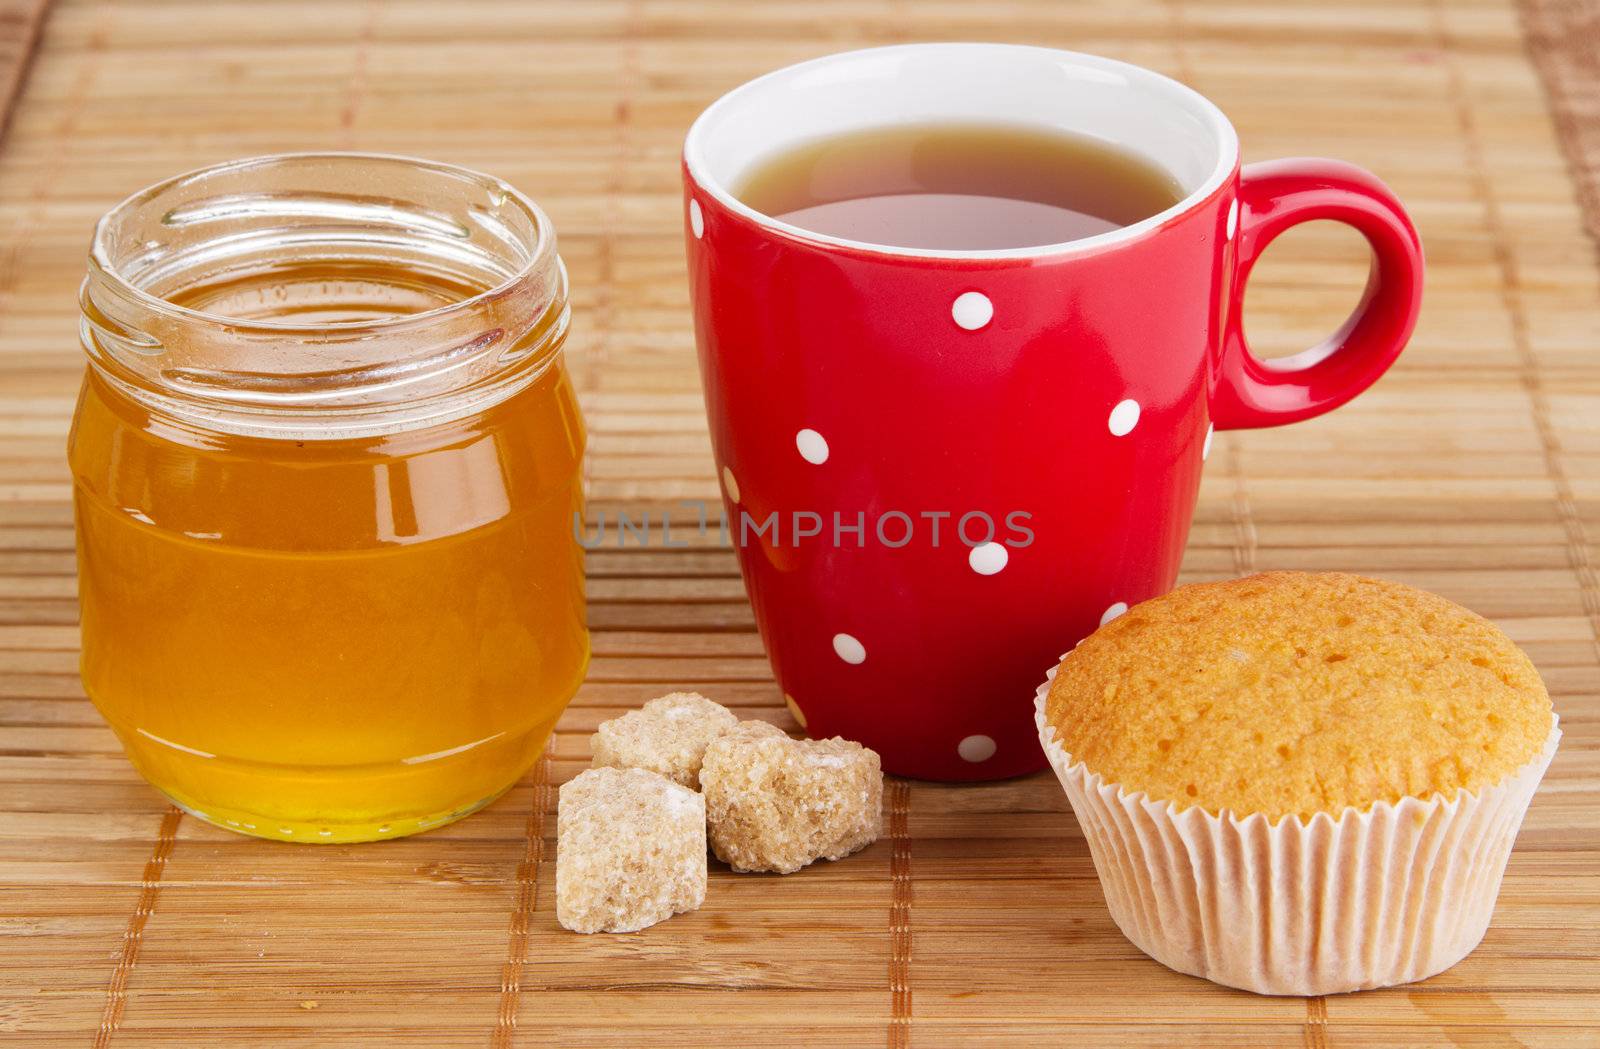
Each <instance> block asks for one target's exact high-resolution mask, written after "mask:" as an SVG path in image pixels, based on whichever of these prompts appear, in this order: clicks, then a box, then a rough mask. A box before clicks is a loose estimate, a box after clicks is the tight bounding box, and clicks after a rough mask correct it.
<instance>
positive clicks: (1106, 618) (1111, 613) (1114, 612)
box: [1100, 601, 1128, 626]
mask: <svg viewBox="0 0 1600 1049" xmlns="http://www.w3.org/2000/svg"><path fill="white" fill-rule="evenodd" d="M1127 610H1128V602H1126V601H1118V602H1117V603H1116V604H1114V605H1112V606H1111V607H1110V608H1108V609H1106V610H1105V611H1104V612H1101V613H1100V625H1101V626H1105V625H1106V624H1107V623H1109V622H1111V621H1112V620H1113V619H1115V618H1117V617H1118V616H1120V615H1121V614H1122V613H1124V612H1126V611H1127Z"/></svg>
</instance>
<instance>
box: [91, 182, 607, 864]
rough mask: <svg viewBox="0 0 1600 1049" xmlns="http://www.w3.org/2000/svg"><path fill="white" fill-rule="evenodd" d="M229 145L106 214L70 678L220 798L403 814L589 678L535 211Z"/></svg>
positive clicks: (372, 833)
mask: <svg viewBox="0 0 1600 1049" xmlns="http://www.w3.org/2000/svg"><path fill="white" fill-rule="evenodd" d="M250 163H254V164H259V165H262V166H263V167H264V168H265V169H266V170H260V171H255V172H251V171H249V170H248V169H247V170H243V171H240V170H236V168H237V167H238V166H232V167H230V168H228V169H222V170H223V171H224V174H223V176H221V177H220V178H219V180H218V181H217V183H215V184H208V183H207V179H206V176H207V174H208V173H204V172H203V173H199V175H197V176H186V177H185V178H186V179H187V180H188V181H184V180H175V182H174V183H173V184H166V185H165V186H162V187H155V188H153V189H152V190H148V191H146V192H145V194H144V195H142V196H141V197H136V198H133V199H132V200H131V201H130V202H129V203H127V204H124V205H123V206H122V207H121V208H119V209H118V211H117V212H113V213H112V215H110V216H108V217H107V219H106V220H103V222H102V225H101V229H100V231H99V233H98V234H97V239H96V250H95V255H94V258H93V261H92V263H91V272H90V277H89V280H88V281H86V283H85V290H84V305H85V329H84V330H85V343H86V348H87V349H88V351H89V356H90V367H89V370H88V373H87V376H86V378H85V381H84V385H83V390H82V394H81V396H80V398H79V403H78V411H77V416H76V420H75V424H74V427H73V432H72V437H71V443H70V459H71V465H72V471H73V475H74V479H75V484H76V487H75V495H76V515H77V529H78V550H79V573H80V583H79V591H80V593H79V596H80V604H81V609H82V633H83V659H82V671H83V683H84V688H85V690H86V691H87V692H88V694H89V696H90V698H91V699H92V700H93V701H94V703H95V705H96V706H97V707H98V708H99V710H100V712H101V713H102V714H103V715H104V716H105V718H106V720H107V722H108V723H109V724H110V725H111V727H112V728H113V729H114V730H115V731H116V733H117V735H118V737H119V738H120V740H121V741H122V744H123V746H124V748H125V749H126V751H127V753H128V756H129V757H130V759H131V760H132V761H133V763H134V764H135V766H136V767H137V768H138V770H139V771H140V773H141V774H142V775H143V776H144V777H145V778H146V779H148V780H149V781H150V782H151V783H152V784H153V785H154V786H155V787H157V788H158V789H159V790H161V791H163V792H164V793H166V794H167V795H168V796H170V797H171V798H172V799H173V800H174V801H175V802H177V803H178V804H179V805H181V806H183V807H184V808H186V809H188V810H189V811H191V812H194V813H196V814H198V815H200V816H201V817H203V818H205V819H207V820H210V821H211V822H214V823H217V824H219V825H221V826H225V827H229V828H232V829H235V830H239V831H241V832H244V833H250V834H256V835H259V836H262V837H268V838H279V839H282V840H291V841H313V842H332V841H355V840H367V839H374V838H383V837H391V836H399V835H402V834H406V833H411V832H415V831H417V830H421V829H425V828H427V827H429V826H433V825H436V824H439V823H442V822H445V821H447V820H449V819H452V818H456V817H459V816H461V815H464V814H465V813H467V812H470V811H472V810H473V809H475V808H477V807H479V806H481V805H483V804H485V803H487V802H488V801H490V800H492V799H493V798H494V797H496V796H497V795H498V794H500V793H501V792H502V791H504V790H505V789H506V788H507V787H509V786H510V785H511V784H513V783H514V782H516V780H517V779H518V778H519V777H520V776H521V775H522V774H523V773H524V772H525V771H526V770H527V769H528V767H529V766H530V765H531V764H532V762H533V761H534V760H535V759H536V758H537V756H538V754H539V752H540V751H541V749H542V748H543V746H544V744H545V741H546V740H547V739H548V737H549V734H550V731H551V729H552V727H553V726H554V724H555V721H556V719H557V717H559V715H560V714H561V712H562V710H563V708H564V707H565V706H566V704H567V702H568V700H569V699H570V698H571V696H572V694H573V692H574V691H575V690H576V689H577V687H578V684H579V682H580V681H581V679H582V677H583V674H584V670H585V667H586V663H587V658H588V637H587V632H586V630H585V626H584V618H583V609H584V605H583V574H582V562H581V549H580V547H579V546H578V544H577V542H576V541H575V539H574V535H573V519H574V514H575V513H577V512H580V511H581V487H580V476H581V474H580V460H581V457H582V451H583V443H584V438H583V430H582V424H581V420H580V416H579V412H578V407H577V403H576V399H575V397H574V393H573V390H572V386H571V382H570V380H569V378H568V376H567V372H566V370H565V368H564V366H563V363H562V360H561V355H560V345H561V341H562V338H563V336H564V333H565V323H566V299H565V283H564V276H563V274H562V272H561V269H560V264H559V260H558V259H556V257H555V255H554V247H553V242H552V241H551V237H550V234H549V231H548V229H547V228H546V227H545V226H541V225H540V224H541V223H547V220H545V219H544V217H543V216H542V214H540V213H539V212H538V211H537V209H536V208H534V207H533V206H532V205H531V203H529V202H527V201H525V200H523V199H521V198H519V197H518V196H517V195H516V194H514V192H513V191H510V190H509V188H508V187H505V186H504V184H502V183H498V182H497V181H495V180H490V179H487V178H486V177H485V176H477V175H474V174H472V173H466V172H460V171H459V170H458V169H451V168H445V167H443V166H437V165H423V164H420V163H417V162H409V161H401V160H396V159H393V158H374V157H359V156H339V155H334V156H323V157H317V158H297V157H287V158H266V159H264V160H262V161H257V162H250ZM374 171H376V174H373V172H374ZM374 183H377V185H374ZM174 194H176V195H177V196H178V197H179V198H180V199H178V200H171V199H166V198H168V197H171V196H173V195H174ZM363 194H370V196H363ZM253 195H254V197H253ZM251 199H257V200H259V201H261V203H257V204H241V203H240V201H241V200H245V201H249V200H251ZM138 209H145V210H147V211H149V212H150V213H151V217H148V218H134V217H129V215H128V214H127V213H128V212H129V211H130V210H135V211H136V210H138ZM174 215H176V216H178V219H177V220H176V226H177V228H178V230H179V232H176V233H174V232H171V230H170V228H169V227H172V226H173V225H174V220H173V218H172V216H174ZM186 216H187V217H186ZM457 219H459V221H456V220H457ZM491 220H492V221H491ZM452 223H454V225H453V226H452ZM475 223H476V226H475ZM241 224H242V225H241ZM479 230H488V232H487V233H483V234H482V235H481V236H479V235H478V231H479ZM458 231H460V232H458ZM150 234H153V235H154V237H155V239H159V238H160V237H162V236H168V237H171V238H173V240H174V243H173V244H171V245H169V246H168V247H167V248H165V249H163V250H157V251H154V252H151V251H150V250H149V249H148V247H147V244H148V242H149V239H150V237H149V236H148V235H150ZM475 236H477V243H476V245H474V244H473V238H474V237H475ZM439 237H452V238H454V239H453V240H450V241H445V242H443V243H441V242H439V241H438V240H437V238H439ZM219 244H220V245H221V246H218V245H219ZM130 245H131V246H132V248H131V250H132V251H133V254H132V255H131V256H130V255H119V252H123V251H124V250H126V249H130ZM152 255H153V256H157V257H159V261H157V262H153V263H152V262H150V261H149V260H148V257H147V256H152Z"/></svg>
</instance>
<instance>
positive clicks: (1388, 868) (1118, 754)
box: [1037, 572, 1560, 994]
mask: <svg viewBox="0 0 1600 1049" xmlns="http://www.w3.org/2000/svg"><path fill="white" fill-rule="evenodd" d="M1037 719H1038V725H1039V732H1040V740H1041V742H1042V743H1043V745H1044V748H1045V752H1046V753H1047V754H1048V755H1049V757H1050V761H1051V764H1052V765H1053V766H1054V768H1055V770H1056V774H1057V775H1058V776H1059V777H1060V779H1061V782H1062V785H1063V787H1065V789H1066V792H1067V796H1068V798H1069V800H1070V801H1071V803H1072V807H1073V809H1074V811H1075V812H1076V813H1077V816H1078V821H1079V823H1080V824H1081V825H1082V826H1083V830H1084V834H1085V836H1086V838H1087V839H1088V842H1089V847H1090V851H1091V852H1092V854H1093V856H1094V862H1095V869H1096V871H1097V872H1098V873H1099V875H1100V882H1101V885H1102V887H1103V888H1104V890H1105V894H1106V902H1107V905H1108V907H1109V908H1110V910H1111V914H1112V917H1113V918H1114V919H1115V920H1116V922H1117V924H1118V926H1119V927H1121V929H1122V931H1123V932H1124V933H1125V934H1126V935H1127V936H1128V938H1129V939H1130V940H1132V941H1133V942H1134V944H1136V945H1137V946H1138V947H1139V948H1140V949H1141V950H1143V951H1144V952H1145V953H1147V954H1149V955H1150V956H1152V957H1153V958H1155V959H1157V960H1158V961H1161V962H1163V963H1165V964H1166V965H1168V966H1170V967H1172V968H1174V969H1177V970H1178V971H1180V972H1186V973H1192V974H1194V975H1197V976H1204V977H1206V978H1208V979H1211V980H1214V981H1216V982H1218V983H1223V984H1227V985H1229V986H1234V987H1242V988H1245V989H1247V990H1252V991H1257V992H1260V993H1264V994H1330V993H1335V992H1339V991H1350V990H1356V989H1359V988H1364V987H1379V986H1387V985H1390V984H1396V983H1406V982H1409V981H1412V980H1420V979H1423V978H1424V977H1427V976H1431V975H1433V974H1434V973H1437V972H1441V971H1443V970H1444V969H1447V968H1449V967H1450V966H1451V965H1454V964H1455V963H1456V962H1457V961H1459V960H1461V958H1463V957H1465V956H1466V954H1467V953H1468V952H1470V951H1471V950H1472V948H1473V947H1475V946H1477V944H1478V942H1479V940H1481V939H1482V938H1483V933H1484V930H1485V929H1486V928H1487V927H1488V924H1489V918H1490V915H1491V913H1492V912H1493V910H1494V901H1495V896H1496V895H1497V893H1498V892H1499V887H1500V879H1501V876H1502V874H1503V873H1504V871H1505V865H1506V859H1507V857H1508V855H1509V853H1510V850H1511V843H1512V841H1513V839H1515V837H1516V832H1517V828H1518V827H1519V825H1520V824H1521V821H1522V816H1523V813H1524V812H1525V811H1526V809H1527V806H1528V802H1529V801H1530V800H1531V799H1532V797H1533V792H1534V789H1535V788H1536V787H1537V786H1538V783H1539V779H1540V777H1541V776H1542V775H1543V774H1544V770H1545V768H1546V767H1547V766H1548V764H1549V762H1550V758H1551V757H1552V755H1553V754H1554V752H1555V747H1556V742H1557V740H1558V739H1559V738H1560V731H1559V730H1558V729H1557V728H1556V719H1555V715H1554V712H1553V710H1552V709H1551V704H1550V697H1549V694H1548V693H1547V692H1546V691H1545V688H1544V685H1543V683H1542V682H1541V681H1540V680H1539V675H1538V673H1537V672H1536V671H1535V670H1534V668H1533V665H1532V663H1531V662H1529V660H1528V657H1527V656H1526V655H1524V654H1523V653H1522V651H1521V650H1520V649H1518V648H1517V646H1516V645H1515V644H1514V643H1513V642H1512V641H1511V640H1510V638H1508V637H1506V636H1505V634H1504V633H1502V632H1501V631H1500V630H1499V629H1498V628H1497V627H1495V626H1494V625H1493V624H1492V623H1490V622H1489V621H1487V620H1485V619H1483V618H1482V617H1481V616H1478V615H1476V614H1474V613H1472V612H1470V611H1468V610H1466V609H1464V608H1461V607H1460V606H1458V605H1455V604H1452V603H1451V602H1449V601H1446V600H1445V599H1443V598H1441V597H1438V596H1436V595H1434V594H1429V593H1427V592H1425V591H1421V590H1417V589H1415V588H1413V587H1408V586H1403V585H1401V584H1399V583H1391V582H1384V581H1381V580H1376V579H1365V578H1362V577H1360V576H1353V575H1344V574H1338V573H1304V572H1273V573H1267V574H1265V575H1257V576H1251V577H1249V578H1246V579H1239V580H1234V581H1230V582H1224V583H1206V584H1199V585H1195V586H1188V587H1183V588H1180V589H1178V590H1175V591H1173V592H1172V593H1170V594H1167V595H1166V596H1164V597H1159V598H1156V599H1154V600H1152V601H1147V602H1145V603H1144V604H1141V605H1138V606H1137V607H1135V608H1133V609H1131V610H1130V611H1129V612H1127V613H1126V614H1124V615H1122V616H1120V617H1118V618H1116V619H1114V620H1112V621H1111V622H1110V623H1108V624H1107V625H1105V626H1103V627H1101V628H1100V630H1099V631H1097V632H1096V633H1095V634H1093V635H1092V636H1090V637H1088V638H1086V639H1085V640H1084V641H1083V642H1082V643H1081V644H1080V645H1079V646H1078V647H1077V648H1076V649H1074V650H1073V651H1072V652H1070V653H1068V654H1067V656H1065V657H1064V658H1063V659H1062V661H1061V664H1060V666H1059V667H1057V668H1056V670H1055V671H1053V672H1052V674H1051V676H1050V679H1049V680H1047V681H1046V682H1045V685H1044V686H1043V687H1041V688H1040V690H1039V697H1038V703H1037Z"/></svg>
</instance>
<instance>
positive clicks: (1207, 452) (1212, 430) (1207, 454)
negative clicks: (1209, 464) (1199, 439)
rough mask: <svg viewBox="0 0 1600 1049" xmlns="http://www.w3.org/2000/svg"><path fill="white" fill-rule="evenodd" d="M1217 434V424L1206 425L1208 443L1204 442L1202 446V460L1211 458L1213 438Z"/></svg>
mask: <svg viewBox="0 0 1600 1049" xmlns="http://www.w3.org/2000/svg"><path fill="white" fill-rule="evenodd" d="M1216 435H1217V428H1216V426H1214V425H1213V426H1207V427H1206V443H1205V444H1202V445H1201V446H1200V461H1201V462H1205V461H1206V460H1207V459H1209V458H1211V438H1213V437H1215V436H1216Z"/></svg>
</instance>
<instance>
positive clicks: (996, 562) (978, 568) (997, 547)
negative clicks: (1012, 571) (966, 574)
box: [967, 543, 1011, 575]
mask: <svg viewBox="0 0 1600 1049" xmlns="http://www.w3.org/2000/svg"><path fill="white" fill-rule="evenodd" d="M1009 560H1011V551H1009V550H1007V549H1006V548H1005V546H1004V544H1002V543H979V544H978V545H977V546H975V547H973V548H972V549H971V550H968V551H967V564H969V565H971V566H972V570H973V571H974V572H976V573H978V574H979V575H994V574H995V573H996V572H998V571H1000V570H1001V569H1002V568H1004V567H1005V566H1006V562H1007V561H1009Z"/></svg>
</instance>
